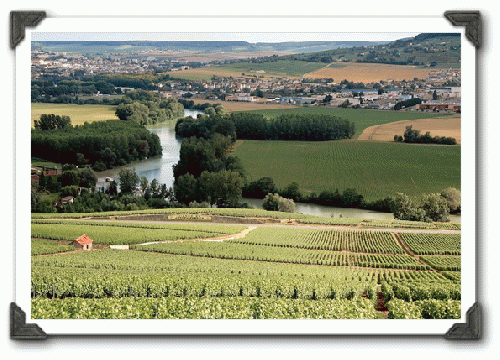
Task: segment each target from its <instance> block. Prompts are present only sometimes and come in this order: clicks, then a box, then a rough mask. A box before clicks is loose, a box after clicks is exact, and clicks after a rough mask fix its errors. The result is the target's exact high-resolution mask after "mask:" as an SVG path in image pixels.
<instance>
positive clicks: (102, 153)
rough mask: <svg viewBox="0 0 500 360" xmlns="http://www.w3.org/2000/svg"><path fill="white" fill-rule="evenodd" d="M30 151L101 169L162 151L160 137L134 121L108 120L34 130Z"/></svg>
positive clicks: (39, 155) (44, 157)
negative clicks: (53, 128)
mask: <svg viewBox="0 0 500 360" xmlns="http://www.w3.org/2000/svg"><path fill="white" fill-rule="evenodd" d="M31 154H32V156H36V157H38V158H42V159H45V160H48V161H53V162H56V163H61V164H75V165H87V164H88V165H91V166H93V167H94V169H96V170H98V171H100V170H105V169H106V168H111V167H113V166H115V165H125V164H127V163H130V162H132V161H135V160H142V159H145V158H147V157H154V156H159V155H161V154H162V148H161V145H160V139H159V138H158V136H157V135H156V134H152V133H150V132H149V131H148V130H147V129H146V128H145V127H144V126H141V125H140V124H138V123H136V122H134V121H120V120H109V121H101V122H95V123H92V124H89V123H85V124H84V125H81V126H66V127H64V128H62V129H55V130H41V129H33V130H32V131H31Z"/></svg>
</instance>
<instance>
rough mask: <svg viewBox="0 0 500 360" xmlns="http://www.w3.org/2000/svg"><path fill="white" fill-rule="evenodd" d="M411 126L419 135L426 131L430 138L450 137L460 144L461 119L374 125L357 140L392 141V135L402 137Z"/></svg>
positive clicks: (423, 120)
mask: <svg viewBox="0 0 500 360" xmlns="http://www.w3.org/2000/svg"><path fill="white" fill-rule="evenodd" d="M410 125H411V126H412V127H413V129H415V130H420V134H422V135H423V134H425V133H426V132H427V131H429V132H430V133H431V136H445V137H452V138H454V139H455V140H457V143H458V144H461V141H462V135H461V118H460V117H453V118H441V119H418V120H401V121H395V122H392V123H388V124H384V125H374V126H370V127H367V128H366V129H365V130H364V131H363V133H362V134H361V135H359V137H358V140H372V141H394V135H401V136H403V135H404V132H405V129H406V127H407V126H410Z"/></svg>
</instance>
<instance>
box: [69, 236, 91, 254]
mask: <svg viewBox="0 0 500 360" xmlns="http://www.w3.org/2000/svg"><path fill="white" fill-rule="evenodd" d="M93 242H94V240H92V239H91V238H89V237H88V236H87V235H85V234H83V235H82V236H80V237H79V238H78V239H76V240H75V241H73V245H74V246H75V247H76V248H77V249H83V250H92V243H93Z"/></svg>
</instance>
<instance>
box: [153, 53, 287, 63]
mask: <svg viewBox="0 0 500 360" xmlns="http://www.w3.org/2000/svg"><path fill="white" fill-rule="evenodd" d="M289 54H292V53H291V52H287V51H258V52H250V51H241V52H239V51H238V52H213V53H210V52H195V51H162V52H157V53H155V52H151V51H150V52H148V53H147V54H145V55H146V56H155V57H158V58H172V59H176V60H178V61H186V62H212V61H224V60H242V59H251V58H257V57H262V56H273V55H279V56H284V55H289Z"/></svg>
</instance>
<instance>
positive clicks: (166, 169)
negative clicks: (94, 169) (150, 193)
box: [96, 109, 202, 188]
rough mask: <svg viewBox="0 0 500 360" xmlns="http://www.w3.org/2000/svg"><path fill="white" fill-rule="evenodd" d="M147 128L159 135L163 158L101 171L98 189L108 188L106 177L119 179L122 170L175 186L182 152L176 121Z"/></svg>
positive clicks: (189, 112)
mask: <svg viewBox="0 0 500 360" xmlns="http://www.w3.org/2000/svg"><path fill="white" fill-rule="evenodd" d="M200 113H202V112H201V111H198V110H189V109H185V110H184V116H192V117H196V116H197V114H200ZM147 128H148V129H149V130H150V131H151V132H152V133H155V134H156V135H158V137H159V138H160V144H161V147H162V149H163V154H162V156H161V158H151V159H147V160H142V161H136V162H133V163H130V164H128V165H125V166H118V167H115V168H113V169H109V170H106V171H101V172H99V173H98V174H97V176H98V180H97V185H96V186H97V188H100V187H103V186H106V177H111V178H113V179H115V180H116V179H117V178H118V172H119V171H120V170H122V169H132V168H134V169H135V171H136V173H137V175H138V176H139V178H142V177H146V179H148V182H151V181H152V180H153V179H156V180H158V182H159V183H160V184H166V185H167V187H169V188H170V187H173V186H174V169H173V166H174V165H175V164H177V162H178V161H179V153H180V150H181V142H182V140H181V139H177V138H176V137H175V120H171V121H165V122H162V123H159V124H155V125H148V126H147Z"/></svg>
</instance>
